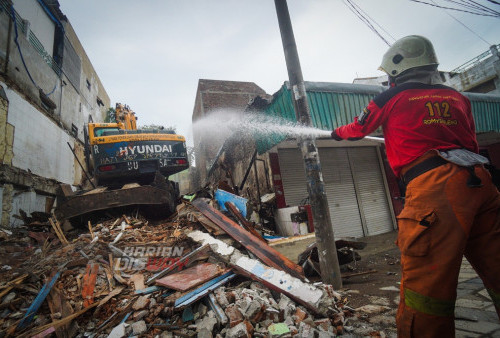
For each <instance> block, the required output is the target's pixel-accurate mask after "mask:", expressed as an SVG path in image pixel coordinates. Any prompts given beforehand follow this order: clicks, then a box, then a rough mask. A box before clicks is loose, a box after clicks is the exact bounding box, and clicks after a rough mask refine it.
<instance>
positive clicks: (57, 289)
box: [0, 198, 355, 338]
mask: <svg viewBox="0 0 500 338" xmlns="http://www.w3.org/2000/svg"><path fill="white" fill-rule="evenodd" d="M228 207H229V209H234V208H232V207H231V206H230V205H228ZM232 213H233V214H236V216H238V211H237V209H236V210H232ZM3 239H4V241H3V243H2V247H1V248H0V250H2V249H4V250H3V251H2V255H3V256H4V257H5V255H7V254H11V255H12V256H11V257H12V261H11V263H12V264H10V265H4V266H3V267H2V268H1V271H0V277H1V280H2V281H3V282H2V283H0V335H1V336H20V337H45V336H49V335H54V334H55V335H57V337H66V336H67V337H72V336H80V337H87V336H93V337H96V336H97V337H100V336H102V337H105V336H109V337H125V336H130V335H134V336H139V335H144V336H150V337H153V336H160V337H173V336H179V337H192V336H199V337H231V338H233V337H234V338H235V337H285V336H297V335H298V336H300V337H318V336H319V337H329V336H335V335H339V334H342V333H344V332H346V331H347V332H349V331H350V330H351V329H352V328H351V327H350V326H349V323H348V322H349V320H350V319H349V318H353V316H354V309H352V308H350V307H349V306H348V305H347V304H348V300H347V298H346V297H343V296H342V295H341V294H339V293H338V292H336V291H334V290H333V289H332V287H331V286H329V285H324V284H322V283H310V282H309V281H308V280H307V278H306V277H304V274H303V270H302V267H301V266H299V265H297V264H295V263H293V262H292V261H290V260H289V259H287V258H286V257H284V256H282V255H281V254H280V253H279V252H277V251H276V250H274V249H273V248H272V247H270V246H269V245H267V243H266V240H265V239H263V238H262V237H260V236H259V233H258V232H257V231H255V229H253V228H251V226H250V225H249V224H248V223H246V222H245V220H244V218H242V217H234V218H229V217H228V215H226V214H224V213H222V212H221V211H219V210H218V208H217V207H216V206H215V205H214V202H213V201H210V200H206V199H202V198H199V199H195V200H194V201H192V202H186V201H184V203H183V204H181V205H180V206H179V207H178V209H177V214H176V215H175V216H173V217H171V218H170V219H169V220H168V221H167V222H164V223H161V224H157V225H151V224H149V223H148V221H147V220H146V219H143V218H140V216H136V217H133V216H126V215H123V216H122V217H121V218H116V219H111V220H108V221H105V222H101V223H98V224H91V223H90V222H89V224H88V232H87V231H85V232H83V233H82V231H81V229H80V231H78V232H76V234H75V232H74V233H73V235H72V234H71V233H67V232H64V231H63V230H61V226H60V224H59V223H58V222H57V220H55V219H49V222H45V223H43V222H37V224H36V226H31V227H29V228H28V227H25V228H24V230H23V229H21V230H18V231H17V232H16V233H14V234H10V235H9V236H7V237H4V238H3ZM12 247H15V248H18V249H17V250H14V249H11V250H9V249H8V248H12ZM6 248H7V250H5V249H6ZM4 263H5V262H3V263H2V264H4ZM353 319H355V318H353Z"/></svg>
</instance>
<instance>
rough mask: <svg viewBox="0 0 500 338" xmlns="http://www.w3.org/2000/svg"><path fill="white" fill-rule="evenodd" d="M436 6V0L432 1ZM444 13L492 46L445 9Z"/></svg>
mask: <svg viewBox="0 0 500 338" xmlns="http://www.w3.org/2000/svg"><path fill="white" fill-rule="evenodd" d="M431 1H432V2H433V3H434V4H435V2H434V0H431ZM443 11H444V12H445V13H446V14H448V15H449V16H450V17H451V18H453V19H454V20H455V21H457V22H458V23H459V24H461V25H462V26H464V27H465V28H466V29H467V30H469V31H470V32H471V33H472V34H474V35H475V36H477V37H478V38H479V39H481V40H482V41H484V43H486V44H487V45H488V47H489V46H491V45H492V44H491V43H489V42H488V41H486V40H485V39H483V37H482V36H480V35H479V34H477V33H476V32H474V31H473V30H472V29H471V28H469V27H468V26H467V25H465V24H464V23H463V22H462V21H460V20H458V19H457V18H456V17H454V16H453V15H451V13H448V11H447V10H445V9H443Z"/></svg>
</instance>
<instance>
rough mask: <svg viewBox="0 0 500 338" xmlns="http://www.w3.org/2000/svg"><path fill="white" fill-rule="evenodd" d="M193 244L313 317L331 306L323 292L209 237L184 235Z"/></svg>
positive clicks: (329, 300) (205, 235) (196, 233)
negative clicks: (290, 301) (286, 297)
mask: <svg viewBox="0 0 500 338" xmlns="http://www.w3.org/2000/svg"><path fill="white" fill-rule="evenodd" d="M188 237H190V238H191V239H192V240H194V241H195V242H198V243H200V244H202V245H205V244H210V245H211V248H212V251H213V252H214V253H215V254H216V255H217V256H219V257H220V258H221V259H223V260H225V261H228V262H229V263H230V264H231V266H232V267H233V268H234V269H235V270H236V271H237V272H238V273H239V274H242V275H244V276H247V277H250V278H252V279H254V280H256V281H258V282H260V283H262V284H263V285H265V286H267V287H268V288H271V289H273V290H275V291H278V292H281V293H283V294H285V295H286V296H288V297H290V298H291V299H293V300H294V301H296V302H298V303H299V304H301V305H303V306H305V307H306V308H308V309H309V310H311V311H313V312H314V313H325V314H326V313H327V312H328V307H329V306H331V304H332V303H333V302H334V299H332V298H331V297H329V295H328V292H327V291H326V290H325V289H321V288H319V287H316V286H314V285H312V284H309V283H305V282H303V281H302V280H300V279H298V278H295V277H293V276H291V275H289V274H287V273H286V272H284V271H281V270H278V269H274V268H272V267H269V266H267V265H265V264H263V263H262V262H260V261H258V260H256V259H252V258H250V257H248V256H245V255H243V254H242V253H241V252H240V251H239V250H236V249H235V248H234V247H230V246H228V245H227V244H226V243H224V242H222V241H220V240H218V239H215V238H213V237H212V236H211V235H209V234H207V233H204V232H201V231H193V232H190V233H189V234H188Z"/></svg>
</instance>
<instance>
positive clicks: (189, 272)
mask: <svg viewBox="0 0 500 338" xmlns="http://www.w3.org/2000/svg"><path fill="white" fill-rule="evenodd" d="M227 271H228V270H227V269H224V268H221V267H220V266H219V265H217V264H212V263H202V264H198V265H195V266H193V267H191V268H188V269H186V270H182V271H179V272H177V273H174V274H171V275H168V276H166V277H163V278H161V279H158V280H156V284H158V285H161V286H165V287H167V288H169V289H174V290H179V291H187V290H189V289H192V288H194V287H196V286H198V285H200V284H202V283H205V282H207V281H209V280H211V279H213V278H214V277H217V276H219V275H221V274H223V273H225V272H227Z"/></svg>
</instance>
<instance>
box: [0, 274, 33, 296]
mask: <svg viewBox="0 0 500 338" xmlns="http://www.w3.org/2000/svg"><path fill="white" fill-rule="evenodd" d="M26 277H28V274H27V273H26V274H24V275H22V276H20V277H17V278H16V279H13V280H11V281H10V282H8V283H7V284H6V285H4V286H2V287H0V289H3V290H2V291H1V292H0V299H1V298H2V297H3V296H5V295H6V294H8V293H9V292H10V290H12V289H13V288H14V286H15V285H17V284H21V283H22V282H23V280H25V279H26Z"/></svg>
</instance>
